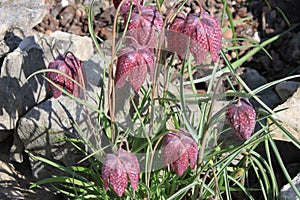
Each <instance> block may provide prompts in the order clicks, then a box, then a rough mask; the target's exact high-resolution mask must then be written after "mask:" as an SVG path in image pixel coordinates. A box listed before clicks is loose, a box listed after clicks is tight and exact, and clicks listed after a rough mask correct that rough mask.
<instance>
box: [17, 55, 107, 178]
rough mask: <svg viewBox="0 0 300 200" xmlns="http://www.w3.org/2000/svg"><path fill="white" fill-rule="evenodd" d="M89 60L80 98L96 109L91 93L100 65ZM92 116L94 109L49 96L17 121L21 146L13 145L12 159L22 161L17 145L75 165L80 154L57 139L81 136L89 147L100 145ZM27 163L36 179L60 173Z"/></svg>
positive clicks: (94, 90)
mask: <svg viewBox="0 0 300 200" xmlns="http://www.w3.org/2000/svg"><path fill="white" fill-rule="evenodd" d="M92 59H93V60H89V61H85V62H84V64H83V66H84V68H85V72H86V75H87V77H86V80H87V84H86V87H87V89H86V95H82V96H81V100H84V101H85V102H86V103H87V104H89V105H90V106H94V108H95V109H96V108H97V104H96V100H95V94H96V93H97V92H99V91H100V90H99V83H100V75H101V73H103V69H102V68H101V67H100V66H103V65H100V62H101V59H100V56H99V55H95V56H94V57H93V58H92ZM87 110H88V111H87ZM96 116H97V115H96V112H95V111H94V110H92V109H88V108H86V107H85V106H83V105H81V104H80V103H77V102H76V101H75V100H73V99H71V98H69V97H68V96H65V95H62V96H60V97H59V98H57V99H54V98H53V97H52V98H50V99H48V100H46V101H44V102H42V103H40V104H39V105H37V106H35V107H34V108H32V109H31V110H30V111H28V112H27V113H26V114H25V116H23V117H22V118H20V119H19V122H18V126H17V131H16V132H17V136H18V137H19V139H20V141H21V144H20V143H16V142H15V144H14V146H13V148H12V149H13V150H14V152H12V155H14V157H13V158H16V157H17V156H16V154H19V155H18V156H19V160H17V161H19V162H22V157H21V153H22V151H23V149H22V146H21V145H23V146H24V148H25V149H26V150H27V151H29V152H30V153H32V154H33V155H39V156H42V157H45V158H47V159H50V160H52V161H54V162H58V163H60V164H63V165H64V166H70V165H75V164H77V163H78V162H79V161H80V160H81V159H83V157H84V155H83V154H82V153H81V152H79V151H78V150H77V149H76V148H75V147H74V146H73V145H72V144H71V143H70V142H66V141H64V140H59V139H62V138H66V137H71V138H74V137H75V138H78V137H80V138H82V137H84V138H85V139H86V140H88V141H89V142H91V143H92V144H93V145H95V146H96V145H100V144H101V141H99V140H100V139H99V138H95V137H93V136H94V134H95V132H94V131H96V130H97V128H96V127H98V126H97V123H96V121H95V120H96ZM74 124H77V125H78V127H80V133H79V131H77V130H76V129H75V128H74V127H73V125H74ZM95 135H97V134H95ZM82 148H83V147H82ZM69 155H72V156H69ZM30 163H31V169H32V172H33V176H34V177H35V178H37V179H41V178H46V177H49V176H51V175H53V174H56V173H57V174H61V172H60V170H57V169H55V168H53V167H51V166H49V165H46V164H44V163H42V162H41V161H38V160H35V159H32V158H30ZM57 174H56V175H57Z"/></svg>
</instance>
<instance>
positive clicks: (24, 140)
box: [0, 0, 300, 199]
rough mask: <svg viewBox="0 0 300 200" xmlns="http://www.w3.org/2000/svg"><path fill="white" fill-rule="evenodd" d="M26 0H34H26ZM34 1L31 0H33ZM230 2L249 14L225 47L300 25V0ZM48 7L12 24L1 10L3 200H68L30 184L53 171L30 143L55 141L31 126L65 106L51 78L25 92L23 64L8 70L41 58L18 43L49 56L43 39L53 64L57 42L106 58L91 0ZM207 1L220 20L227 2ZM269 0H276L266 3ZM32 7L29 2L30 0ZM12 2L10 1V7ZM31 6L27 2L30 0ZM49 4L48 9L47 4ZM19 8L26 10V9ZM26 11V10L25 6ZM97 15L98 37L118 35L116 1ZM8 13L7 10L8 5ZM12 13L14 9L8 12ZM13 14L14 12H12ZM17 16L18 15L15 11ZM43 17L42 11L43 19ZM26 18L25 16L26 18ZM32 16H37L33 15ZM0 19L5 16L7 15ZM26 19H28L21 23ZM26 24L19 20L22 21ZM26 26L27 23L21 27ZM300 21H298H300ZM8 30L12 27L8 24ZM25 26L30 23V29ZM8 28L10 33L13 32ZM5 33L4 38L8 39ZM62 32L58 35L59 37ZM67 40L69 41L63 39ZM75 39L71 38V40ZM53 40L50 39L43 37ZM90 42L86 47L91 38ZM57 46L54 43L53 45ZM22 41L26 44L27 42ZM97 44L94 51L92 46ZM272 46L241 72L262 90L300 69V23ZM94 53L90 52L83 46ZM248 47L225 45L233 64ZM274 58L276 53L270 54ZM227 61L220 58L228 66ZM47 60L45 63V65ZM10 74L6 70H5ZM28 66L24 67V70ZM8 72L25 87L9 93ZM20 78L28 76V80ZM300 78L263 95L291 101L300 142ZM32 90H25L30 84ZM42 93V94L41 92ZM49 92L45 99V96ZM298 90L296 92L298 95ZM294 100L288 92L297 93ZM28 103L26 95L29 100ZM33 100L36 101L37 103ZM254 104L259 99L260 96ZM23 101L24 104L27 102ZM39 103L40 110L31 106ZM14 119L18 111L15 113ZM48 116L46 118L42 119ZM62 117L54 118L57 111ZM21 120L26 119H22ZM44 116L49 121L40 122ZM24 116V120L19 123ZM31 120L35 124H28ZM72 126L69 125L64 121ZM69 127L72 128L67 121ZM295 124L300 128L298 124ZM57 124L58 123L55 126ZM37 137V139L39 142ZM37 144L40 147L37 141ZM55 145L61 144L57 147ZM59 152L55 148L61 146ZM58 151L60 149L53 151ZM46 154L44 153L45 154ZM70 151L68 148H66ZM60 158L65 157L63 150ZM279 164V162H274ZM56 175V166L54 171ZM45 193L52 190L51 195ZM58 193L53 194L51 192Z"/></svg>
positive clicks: (235, 11)
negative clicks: (49, 85) (54, 95)
mask: <svg viewBox="0 0 300 200" xmlns="http://www.w3.org/2000/svg"><path fill="white" fill-rule="evenodd" d="M4 2H7V4H3V5H4V7H3V9H4V8H5V9H14V6H16V5H14V4H13V3H12V4H9V3H11V2H14V1H13V0H12V1H4ZM24 2H27V1H24ZM28 2H30V1H28ZM227 2H228V4H229V5H230V11H231V13H232V15H233V19H234V20H235V21H238V20H240V19H241V18H244V17H249V19H248V20H246V21H244V22H242V23H240V24H238V25H237V26H236V30H235V31H236V32H232V31H231V30H228V31H227V32H225V33H224V39H223V43H224V47H227V46H231V45H232V42H231V40H230V39H231V38H232V37H233V36H234V35H235V34H236V37H243V38H249V39H251V40H254V41H256V42H263V41H266V40H268V39H270V38H272V37H274V36H276V35H277V34H279V33H284V31H286V30H288V29H289V28H292V27H294V26H296V25H297V24H298V23H299V22H300V15H299V14H298V12H299V9H300V1H298V0H285V1H280V0H269V1H262V0H253V1H250V0H249V1H248V0H236V1H227ZM44 3H45V4H46V6H41V5H38V4H34V6H36V7H33V5H30V3H28V5H30V6H31V7H30V8H31V9H32V10H35V11H36V14H35V16H36V18H35V19H34V20H33V19H32V20H28V21H30V23H29V22H27V21H26V20H25V21H22V20H24V19H18V20H16V19H15V20H16V21H17V22H14V23H10V20H12V21H13V20H14V19H11V18H12V17H10V16H8V15H5V13H4V12H1V3H0V13H1V14H0V24H7V26H11V25H12V24H13V26H11V27H10V29H5V27H4V28H3V27H2V26H1V29H0V36H1V37H0V66H1V67H0V70H1V74H0V86H1V87H0V88H2V90H1V89H0V91H1V93H2V94H3V97H6V98H3V97H2V98H1V99H2V100H1V99H0V146H1V148H0V199H45V197H47V198H48V199H61V197H60V196H59V195H54V194H52V193H50V192H47V191H48V189H47V188H39V189H37V190H29V189H28V187H29V185H30V184H31V183H32V182H33V181H34V180H36V179H35V178H37V177H39V178H40V177H42V176H46V175H48V174H47V173H46V174H42V175H41V174H39V173H38V172H37V171H36V170H37V169H38V167H39V165H40V163H34V162H32V161H30V159H29V158H28V156H27V155H26V154H25V153H23V149H24V148H25V149H28V150H34V151H35V150H36V149H37V148H40V147H41V146H40V145H41V143H43V142H44V141H46V140H47V141H48V140H50V142H49V143H48V144H47V143H44V144H43V145H49V144H51V145H52V143H51V138H50V139H49V138H47V137H45V138H43V137H41V138H42V139H41V140H38V139H37V138H34V139H33V138H32V136H30V133H27V132H26V131H28V130H32V129H31V128H32V127H33V128H36V127H35V124H36V123H38V124H39V123H41V121H42V122H43V120H44V121H49V120H48V119H50V118H51V119H53V121H55V122H58V123H57V126H59V125H61V124H64V122H61V123H60V122H59V121H60V120H61V118H59V117H57V116H56V117H57V118H53V116H50V115H47V109H49V107H53V106H54V109H58V110H62V108H61V107H60V106H59V105H53V104H54V103H53V102H51V100H49V96H47V94H46V92H45V84H44V83H42V84H38V86H37V85H35V84H36V83H37V82H39V83H40V82H41V80H40V79H37V80H35V82H32V83H31V85H30V87H32V84H33V85H35V92H34V93H30V95H29V94H28V92H27V93H26V95H23V96H22V95H21V93H22V92H23V90H26V91H27V90H29V89H30V87H29V86H27V85H25V84H24V85H22V84H19V83H17V82H15V81H16V80H22V81H24V77H23V78H20V77H18V73H19V74H20V72H22V73H23V71H22V70H20V71H14V72H10V73H8V72H4V69H6V70H7V71H9V70H8V69H10V68H9V67H10V66H14V65H18V66H19V65H20V66H22V67H24V66H23V65H21V64H20V63H22V61H24V62H23V63H26V62H25V61H28V62H30V63H31V62H32V60H34V59H33V58H31V60H30V59H29V60H30V61H29V60H28V57H25V56H23V54H20V53H17V52H13V51H14V50H15V49H16V48H17V47H18V46H19V45H20V42H21V41H23V43H22V45H23V49H21V52H26V53H27V54H28V55H29V58H30V55H32V56H34V55H36V54H42V52H41V51H40V50H39V48H37V47H36V46H35V45H36V44H38V45H39V46H41V47H42V48H43V51H44V52H48V54H47V56H45V57H46V58H44V60H45V63H46V64H47V63H49V62H50V61H52V60H53V56H51V53H50V50H51V47H57V48H60V50H61V51H62V52H63V51H64V50H65V49H66V48H65V47H66V46H68V45H70V46H71V47H72V48H73V51H74V52H76V53H78V55H80V56H81V58H82V59H83V60H85V61H86V65H89V66H90V67H89V69H96V68H97V66H98V63H99V62H100V61H99V58H95V57H93V56H92V55H93V54H95V53H97V52H96V50H95V49H94V48H93V45H92V42H91V40H90V39H88V38H87V37H89V36H90V33H89V31H88V21H87V18H86V17H87V13H86V11H87V9H86V8H85V6H88V5H89V3H90V1H89V0H84V1H79V0H69V1H67V0H64V1H60V0H44ZM201 3H202V5H203V7H204V8H205V9H206V10H208V11H209V12H210V13H211V14H213V15H215V16H217V17H219V18H221V14H222V12H221V11H222V9H223V4H222V1H221V0H206V1H201ZM267 3H269V4H267ZM24 5H25V3H24ZM171 5H172V0H170V1H167V3H166V4H165V6H163V7H162V9H163V10H167V9H168V8H169V7H170V6H171ZM5 6H10V7H5ZM25 6H26V5H25ZM42 8H43V9H44V10H43V9H42ZM185 10H186V11H187V12H189V11H192V12H196V11H197V7H196V6H195V4H194V3H190V4H188V6H187V7H186V8H185ZM20 12H23V10H21V11H20ZM24 12H25V11H24ZM93 12H94V14H95V17H94V20H93V25H94V30H95V33H96V35H98V36H99V37H100V38H102V39H103V40H106V39H108V38H111V37H112V24H113V18H114V15H115V8H113V6H112V3H111V1H108V0H105V1H97V0H96V1H95V7H94V9H93ZM6 13H7V10H6ZM8 13H9V12H8ZM12 13H13V11H12ZM12 15H13V14H12ZM41 16H43V17H41ZM23 18H26V17H23ZM28 18H30V17H28ZM1 19H5V20H4V21H1ZM20 21H21V22H20ZM22 23H27V24H26V25H27V26H26V27H27V28H28V30H23V31H19V30H18V29H15V28H12V27H15V26H17V27H18V26H21V27H25V26H24V24H23V26H22ZM18 24H19V25H18ZM20 24H21V25H20ZM223 24H224V26H225V25H228V24H229V21H228V20H225V21H224V22H223ZM298 25H299V24H298ZM6 28H7V27H6ZM24 29H25V28H24ZM7 30H9V31H7ZM57 30H60V31H62V32H65V33H70V34H75V35H77V36H87V37H79V38H78V39H77V41H76V42H71V43H70V41H68V40H69V39H70V38H72V39H73V38H74V37H73V36H72V37H71V36H70V35H64V36H63V35H62V33H55V31H57ZM36 33H43V34H45V38H38V37H34V38H30V39H27V40H26V42H24V38H25V37H27V36H32V35H34V34H36ZM2 36H3V37H2ZM53 38H55V39H53ZM62 38H65V39H62ZM70 40H71V39H70ZM43 41H46V43H43ZM87 43H88V44H89V45H86V44H87ZM49 44H50V46H51V45H52V46H51V47H47V45H48V46H49ZM249 44H250V42H249V41H247V40H241V41H238V42H237V45H244V46H247V45H249ZM20 46H21V45H20ZM88 48H90V49H88ZM265 48H266V50H267V51H268V52H269V53H270V55H267V54H266V53H265V52H263V51H260V52H259V53H257V54H256V55H254V56H253V57H252V58H251V59H249V60H247V61H246V62H245V63H244V64H243V65H242V67H241V69H240V70H239V71H240V74H241V76H242V78H243V79H244V81H245V82H246V83H247V84H248V85H249V87H250V88H253V89H254V88H257V87H259V86H260V85H263V84H265V83H268V82H270V81H273V80H277V79H280V78H284V77H286V76H288V75H294V74H300V28H299V26H298V27H296V28H294V29H293V30H292V31H290V32H288V33H287V34H285V35H283V36H282V37H281V38H280V39H278V40H276V41H275V42H273V43H272V44H271V45H267V46H266V47H265ZM83 49H84V52H88V53H86V54H84V53H83V52H82V51H83ZM249 51H250V50H249V49H248V48H245V49H242V50H239V51H234V50H228V51H226V56H227V57H228V59H229V60H230V61H231V62H234V61H235V60H237V59H238V58H240V57H242V56H243V55H245V54H247V53H249ZM270 56H271V57H270ZM7 58H10V60H14V62H12V61H11V62H12V63H10V62H9V61H7V60H9V59H7ZM222 62H223V61H222V60H221V64H222ZM35 63H36V64H38V63H44V61H43V60H35ZM43 65H45V64H43ZM5 73H6V74H5ZM28 73H29V72H27V71H25V73H24V74H25V76H26V74H28ZM7 74H10V75H11V74H14V78H12V79H10V80H9V81H10V82H9V83H10V84H12V85H14V84H15V87H16V88H18V92H14V93H12V92H11V91H6V90H4V89H3V88H6V85H7V82H6V81H5V77H6V75H7ZM91 80H95V82H94V83H93V84H91V87H94V86H95V85H97V83H96V82H97V78H95V77H91ZM22 81H21V82H22ZM299 81H300V79H294V80H292V81H288V82H284V83H281V84H278V85H276V87H274V88H271V89H270V90H268V91H265V92H263V93H261V94H260V96H261V98H262V100H263V101H264V102H265V103H266V104H267V105H268V106H269V107H271V108H272V109H273V108H276V107H277V106H278V105H280V104H282V105H281V107H280V108H284V107H292V108H293V109H291V110H288V111H286V112H284V113H283V118H284V119H287V120H288V122H286V121H283V122H282V124H287V123H288V124H292V128H291V132H293V133H294V134H295V137H298V139H299V140H300V134H299V132H300V131H299V130H300V124H299V121H300V119H299V120H298V118H297V117H298V116H300V115H299V110H300V105H299V103H298V102H300V101H299V100H300V90H298V91H297V88H298V87H299V86H300V82H299ZM24 88H25V89H24ZM38 91H40V92H38ZM40 95H42V97H44V98H41V96H40ZM292 95H293V96H292ZM291 96H292V98H290V99H289V100H287V99H288V98H289V97H291ZM14 98H19V99H22V100H23V99H29V100H31V101H29V102H31V103H29V104H28V105H27V104H26V105H24V103H22V102H17V100H15V101H13V102H10V103H7V102H5V101H7V99H14ZM26 102H27V101H26ZM33 102H34V103H33ZM10 104H11V105H15V106H16V107H17V105H18V106H20V107H21V108H20V109H19V108H18V109H19V110H18V112H16V114H17V117H14V119H15V120H16V121H15V122H11V121H9V122H4V121H5V116H6V114H7V113H10V111H11V108H10V107H9V106H8V105H10ZM34 104H38V106H36V107H34V106H35V105H34ZM254 104H255V102H254ZM22 106H24V108H22ZM33 107H34V109H32V108H33ZM36 113H40V115H39V117H38V118H39V120H40V121H37V122H35V121H34V120H32V119H36ZM9 116H10V118H9V119H11V118H12V117H11V116H12V115H9ZM41 116H44V118H42V117H41ZM54 117H55V116H54ZM19 118H23V119H21V120H19ZM41 119H42V120H41ZM17 120H18V122H17ZM28 121H30V122H28ZM22 122H24V123H26V124H29V125H30V126H27V125H26V126H25V125H24V123H23V125H22ZM64 125H65V124H64ZM65 126H66V127H68V126H70V125H69V124H68V125H65ZM295 127H296V128H295ZM54 130H57V129H54ZM39 131H40V132H39V133H44V132H45V131H47V130H40V129H39ZM16 135H18V137H20V140H19V141H16V137H17V136H16ZM277 137H278V139H279V141H278V145H279V147H280V149H281V152H282V153H283V154H284V155H285V154H286V153H285V152H286V151H287V149H289V150H288V152H289V154H288V156H285V157H284V158H285V164H286V166H287V168H288V169H289V172H290V173H291V175H292V176H296V174H297V173H299V169H300V160H299V156H297V155H299V149H297V148H293V146H292V145H291V144H290V143H288V142H285V141H284V140H285V139H284V138H283V137H282V136H281V135H280V134H278V135H277ZM34 141H36V143H35V142H34ZM32 144H34V145H35V146H34V145H32ZM53 146H54V145H53ZM53 149H54V150H55V151H54V150H53ZM53 149H51V151H50V153H49V152H46V153H45V154H44V155H46V156H49V157H51V156H53V155H56V153H57V152H59V151H62V152H64V151H66V149H67V147H65V148H62V149H57V147H55V148H53ZM52 150H53V151H52ZM43 153H44V152H42V154H43ZM65 153H66V154H67V153H68V152H65ZM57 156H58V157H59V156H60V155H57ZM57 159H61V161H62V162H65V163H69V162H75V161H74V160H73V161H69V160H66V159H65V158H64V155H61V156H60V157H59V158H57ZM275 167H276V166H275ZM48 170H49V172H50V173H51V169H48ZM276 175H277V176H278V180H279V184H280V186H283V185H284V184H285V183H286V180H284V179H283V178H282V177H283V175H282V173H280V172H279V170H278V174H276ZM45 193H46V194H47V195H46V196H45ZM50 194H51V195H50Z"/></svg>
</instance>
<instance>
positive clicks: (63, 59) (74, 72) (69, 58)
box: [47, 52, 84, 98]
mask: <svg viewBox="0 0 300 200" xmlns="http://www.w3.org/2000/svg"><path fill="white" fill-rule="evenodd" d="M48 69H57V70H59V71H61V72H62V73H63V74H65V75H67V76H69V77H71V78H72V79H74V80H75V81H76V82H78V83H80V84H82V80H83V78H84V77H80V74H81V75H82V76H83V69H82V62H81V61H80V60H79V59H77V58H76V57H75V56H74V54H73V53H71V52H67V53H66V54H65V55H63V54H59V55H58V56H57V58H56V59H55V60H54V61H53V62H51V63H50V64H49V66H48ZM80 72H81V73H80ZM63 74H59V73H56V72H48V73H47V77H48V78H49V79H50V80H51V81H53V82H54V83H55V84H57V85H58V86H59V87H61V88H65V89H66V90H67V91H68V92H69V93H71V94H73V95H74V96H76V97H78V96H79V93H80V88H79V86H78V85H76V84H75V83H74V82H73V81H72V80H71V79H69V78H68V77H66V76H64V75H63ZM49 90H50V91H52V94H53V97H54V98H58V97H59V96H61V95H62V91H61V90H59V89H58V88H56V87H55V86H54V85H52V84H51V83H49Z"/></svg>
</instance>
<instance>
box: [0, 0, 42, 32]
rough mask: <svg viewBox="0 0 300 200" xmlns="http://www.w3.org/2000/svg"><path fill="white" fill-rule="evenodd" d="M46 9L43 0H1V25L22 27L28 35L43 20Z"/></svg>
mask: <svg viewBox="0 0 300 200" xmlns="http://www.w3.org/2000/svg"><path fill="white" fill-rule="evenodd" d="M46 11H47V10H46V5H45V3H44V2H43V1H32V0H22V1H21V0H1V2H0V26H2V25H5V26H8V27H13V28H17V29H20V30H22V32H23V33H24V35H26V36H27V35H29V34H30V33H31V29H32V28H33V27H34V26H36V25H37V24H38V23H40V22H41V21H42V19H43V17H44V16H45V14H46ZM0 29H1V28H0Z"/></svg>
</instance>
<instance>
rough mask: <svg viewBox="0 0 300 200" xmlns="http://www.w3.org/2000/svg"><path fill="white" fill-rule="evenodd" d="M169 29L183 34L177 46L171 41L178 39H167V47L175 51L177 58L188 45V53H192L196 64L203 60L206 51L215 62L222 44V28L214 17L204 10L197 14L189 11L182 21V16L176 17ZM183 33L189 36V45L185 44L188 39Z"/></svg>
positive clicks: (181, 55) (175, 41) (180, 56)
mask: <svg viewBox="0 0 300 200" xmlns="http://www.w3.org/2000/svg"><path fill="white" fill-rule="evenodd" d="M200 15H201V16H200ZM169 29H170V30H171V31H175V32H177V33H178V34H179V36H178V37H180V35H181V34H183V35H182V36H181V37H182V39H181V40H179V42H180V44H178V45H177V47H176V46H175V47H173V46H172V43H178V40H174V41H172V40H168V43H169V45H171V47H169V49H170V50H173V51H175V52H177V54H178V55H179V58H181V59H182V58H183V57H184V54H183V53H185V51H186V50H185V48H186V47H187V46H189V51H188V53H189V52H191V53H192V55H193V56H194V58H195V61H196V63H197V64H198V65H200V64H201V63H202V62H203V61H204V59H205V58H206V56H207V54H208V52H210V54H211V58H212V60H213V61H214V62H217V60H218V57H219V52H220V49H221V46H222V30H221V26H220V22H219V20H218V19H217V18H216V17H212V16H210V15H209V14H208V13H207V12H206V11H204V10H202V12H201V13H197V14H195V13H190V14H188V15H187V17H186V18H185V20H184V21H183V20H182V17H176V18H175V20H174V21H173V23H172V24H171V26H170V28H169ZM173 34H175V33H173ZM184 35H186V36H189V37H190V44H189V45H188V44H187V43H188V42H189V41H188V40H187V38H185V36H184ZM181 43H185V45H181ZM187 55H189V54H187Z"/></svg>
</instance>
